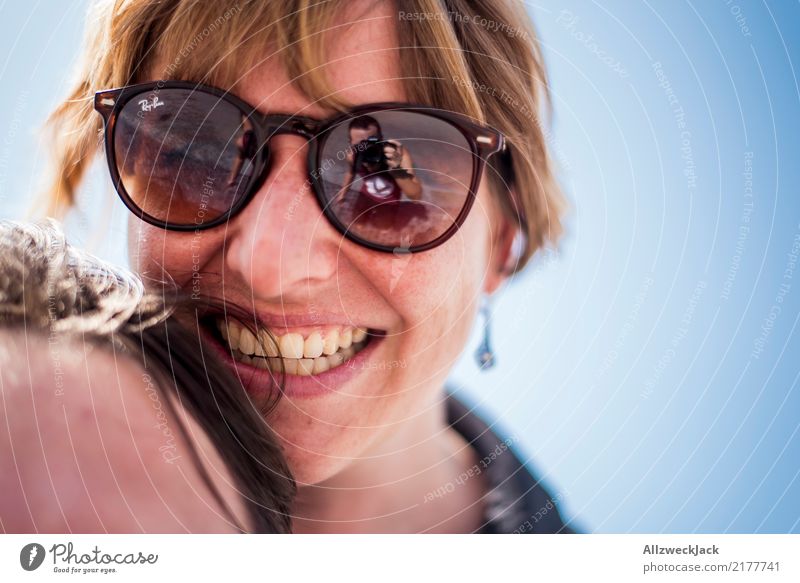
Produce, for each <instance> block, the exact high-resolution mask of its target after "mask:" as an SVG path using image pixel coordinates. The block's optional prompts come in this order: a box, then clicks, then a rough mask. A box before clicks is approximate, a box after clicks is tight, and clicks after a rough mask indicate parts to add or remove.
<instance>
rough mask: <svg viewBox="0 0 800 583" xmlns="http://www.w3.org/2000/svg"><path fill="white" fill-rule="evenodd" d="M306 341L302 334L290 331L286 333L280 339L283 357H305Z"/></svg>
mask: <svg viewBox="0 0 800 583" xmlns="http://www.w3.org/2000/svg"><path fill="white" fill-rule="evenodd" d="M304 345H305V342H303V337H302V336H300V334H296V333H294V332H290V333H289V334H284V335H283V336H281V339H280V346H281V356H282V357H283V358H303V348H304Z"/></svg>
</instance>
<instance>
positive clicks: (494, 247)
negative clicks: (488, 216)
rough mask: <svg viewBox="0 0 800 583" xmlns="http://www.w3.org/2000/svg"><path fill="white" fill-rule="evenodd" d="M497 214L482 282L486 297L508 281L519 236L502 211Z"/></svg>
mask: <svg viewBox="0 0 800 583" xmlns="http://www.w3.org/2000/svg"><path fill="white" fill-rule="evenodd" d="M497 214H498V220H496V221H495V225H497V226H496V227H495V228H494V229H493V233H492V235H493V236H492V237H491V243H490V244H491V248H490V249H489V265H488V267H487V270H486V277H485V278H484V280H483V291H484V293H485V294H487V295H492V294H493V293H494V292H495V291H497V289H498V288H499V287H500V286H501V285H502V284H503V283H505V281H506V280H507V279H508V276H509V274H510V273H511V269H513V259H514V258H513V257H512V255H513V254H514V253H513V252H514V247H515V245H514V241H515V239H516V238H517V235H518V234H520V233H519V226H517V225H515V224H514V223H513V222H512V221H510V220H509V219H508V218H507V217H506V216H505V215H504V214H503V213H502V211H500V212H498V213H497Z"/></svg>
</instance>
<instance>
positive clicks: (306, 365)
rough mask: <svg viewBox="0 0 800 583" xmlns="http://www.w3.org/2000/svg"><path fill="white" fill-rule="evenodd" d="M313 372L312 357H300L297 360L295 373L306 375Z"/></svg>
mask: <svg viewBox="0 0 800 583" xmlns="http://www.w3.org/2000/svg"><path fill="white" fill-rule="evenodd" d="M312 372H314V359H313V358H300V359H298V361H297V374H298V375H300V376H308V375H310V374H311V373H312Z"/></svg>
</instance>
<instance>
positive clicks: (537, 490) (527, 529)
mask: <svg viewBox="0 0 800 583" xmlns="http://www.w3.org/2000/svg"><path fill="white" fill-rule="evenodd" d="M446 398H447V403H446V405H447V416H448V422H449V424H450V426H451V427H453V429H455V430H456V431H457V432H458V433H460V434H461V435H462V436H463V437H464V439H466V440H467V442H468V443H469V444H470V445H471V446H472V447H473V448H474V449H475V451H476V454H477V457H478V459H479V462H478V466H479V469H480V470H481V471H482V472H483V473H484V475H485V476H486V479H487V482H488V485H489V492H488V494H487V496H486V519H485V525H484V528H483V529H482V530H481V532H487V533H571V532H573V531H572V529H570V528H569V527H568V526H567V525H565V524H564V522H563V520H562V519H561V516H560V514H559V511H558V504H559V502H560V498H561V497H560V496H557V497H553V496H552V495H551V494H550V492H549V490H548V487H547V486H546V485H545V484H544V482H543V481H542V480H541V479H539V478H538V477H537V476H536V475H535V474H534V472H533V471H532V470H531V469H530V467H529V466H528V464H526V463H524V462H523V461H522V460H521V459H520V456H519V454H518V452H517V450H518V445H517V444H516V439H515V438H514V437H511V436H508V437H507V436H506V434H505V432H503V431H502V430H498V429H497V428H496V426H495V425H496V424H493V425H492V427H490V426H489V424H487V423H486V422H485V421H484V420H483V419H482V418H481V416H480V415H479V414H477V413H476V412H475V411H474V409H473V408H471V407H469V406H467V405H466V404H465V403H464V402H462V401H461V400H460V399H459V398H457V397H455V396H454V395H453V394H452V393H448V394H447V397H446Z"/></svg>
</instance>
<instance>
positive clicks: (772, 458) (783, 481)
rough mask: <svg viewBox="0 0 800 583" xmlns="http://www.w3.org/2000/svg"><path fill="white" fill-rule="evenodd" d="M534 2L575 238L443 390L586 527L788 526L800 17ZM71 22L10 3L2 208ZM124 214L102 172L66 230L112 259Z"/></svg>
mask: <svg viewBox="0 0 800 583" xmlns="http://www.w3.org/2000/svg"><path fill="white" fill-rule="evenodd" d="M526 5H527V6H528V7H529V10H530V12H531V14H533V16H534V18H535V21H536V23H537V26H538V28H539V30H540V33H541V38H542V42H543V46H544V53H545V56H546V60H547V63H548V65H549V67H550V72H551V77H552V86H553V97H554V109H555V117H554V122H553V128H552V133H551V134H550V145H551V147H552V149H553V151H554V153H555V157H556V159H557V160H558V162H559V165H560V167H561V177H562V183H563V185H564V188H565V190H566V192H567V195H568V198H569V200H570V203H571V206H572V211H571V214H570V217H569V220H568V234H567V236H566V237H565V239H564V240H563V241H562V244H561V246H560V248H559V249H558V251H557V252H554V253H549V254H543V255H542V256H541V257H540V258H539V261H538V262H537V263H536V264H534V265H533V266H532V267H531V269H530V270H529V271H528V273H526V274H525V275H523V276H521V277H519V278H518V279H517V280H516V281H514V282H513V283H512V284H511V285H509V286H508V288H507V289H506V290H505V292H504V293H503V294H501V296H500V297H498V298H496V300H495V303H494V324H493V330H494V340H495V345H496V346H495V348H496V350H497V353H498V359H499V364H498V366H497V367H496V368H495V369H493V370H492V371H490V372H486V373H480V372H479V371H478V370H477V368H476V366H475V365H474V364H473V360H472V352H473V350H474V348H475V347H476V346H477V342H478V336H477V331H476V334H475V337H474V338H473V340H472V343H471V345H470V347H469V348H468V350H467V351H466V353H465V356H464V358H463V359H462V361H461V362H460V363H459V364H458V366H457V367H456V370H455V372H454V375H453V381H454V383H455V384H456V385H457V386H458V387H461V388H459V391H463V394H465V395H466V396H467V397H468V398H469V399H471V400H472V402H474V403H476V404H477V405H478V406H479V407H480V408H481V409H483V410H485V411H487V412H488V413H490V414H491V415H493V416H494V417H495V418H497V419H498V420H499V424H500V425H501V426H502V427H504V428H505V430H506V431H507V432H508V433H509V434H510V435H511V436H513V437H514V439H515V441H516V442H517V443H518V444H519V446H520V451H521V452H522V453H523V454H524V455H525V456H526V457H530V459H531V460H532V461H531V464H532V466H533V467H534V468H535V469H536V470H537V471H538V472H540V473H541V474H542V475H543V476H544V477H545V481H546V482H547V484H548V485H549V487H550V488H551V491H552V492H553V494H554V495H557V496H558V498H559V499H560V500H561V502H560V504H561V506H560V508H561V511H562V512H563V514H564V515H565V516H566V517H568V518H574V519H575V521H576V522H575V526H577V527H578V528H580V529H583V530H586V531H596V532H800V480H798V473H800V437H798V427H800V391H798V386H797V385H798V375H799V374H800V358H798V353H800V341H799V340H798V334H797V333H796V326H797V323H798V316H799V315H800V309H799V308H800V271H798V270H797V265H796V261H797V257H794V256H793V255H792V253H795V254H796V253H797V252H798V249H800V189H799V188H798V186H800V176H799V174H800V166H799V165H798V164H797V157H798V154H800V140H799V139H798V137H797V136H798V135H800V91H798V81H797V71H796V70H795V68H794V64H795V62H796V61H797V60H798V56H800V47H799V45H800V28H798V26H797V23H798V22H800V5H799V4H798V3H797V2H789V1H786V2H770V3H763V2H755V1H748V2H744V1H738V0H737V1H731V2H727V1H725V0H718V1H714V2H672V1H669V2H668V1H666V0H661V1H659V2H649V1H643V2H628V1H622V0H616V1H605V0H604V1H602V2H588V1H584V2H554V1H542V2H537V3H526ZM84 11H85V4H84V3H83V2H75V3H64V2H58V1H56V0H50V1H40V2H26V3H16V2H15V3H10V2H6V3H3V4H0V31H2V33H1V34H0V47H1V48H2V50H1V51H0V55H2V56H1V57H0V82H2V87H3V91H2V92H0V216H2V217H20V216H22V212H23V209H24V207H25V206H26V205H27V204H28V203H29V202H30V194H29V193H31V192H33V191H34V188H35V186H36V184H37V183H38V181H39V180H40V179H41V173H42V168H43V162H42V159H41V151H42V150H41V147H40V146H39V145H37V143H36V141H35V139H34V136H33V134H32V131H31V128H32V127H33V126H34V125H36V124H38V123H40V122H41V120H42V117H43V115H44V112H45V111H47V109H48V108H50V107H51V106H52V105H53V104H54V103H55V102H56V99H57V98H58V96H60V95H61V94H62V92H63V89H64V87H65V85H64V83H65V79H66V75H67V73H68V66H69V64H70V63H71V62H72V61H73V59H74V58H75V55H76V51H77V48H78V43H79V41H80V35H81V30H82V22H83V18H84ZM104 213H106V214H104ZM101 217H102V218H101ZM108 217H110V218H108ZM125 218H126V216H125V211H124V209H123V208H122V205H121V204H120V203H118V201H117V200H116V198H115V197H114V195H113V194H111V191H110V190H109V186H108V184H107V182H106V181H105V180H104V178H103V176H102V173H98V172H95V175H94V177H93V179H92V180H91V181H90V183H89V184H88V185H87V188H86V190H85V192H84V195H83V198H82V206H81V211H80V212H79V213H78V214H76V215H75V216H73V217H72V218H71V222H70V226H71V233H72V235H73V237H74V238H75V239H76V240H77V241H79V242H82V243H83V244H85V245H87V246H89V247H91V248H93V249H94V250H95V252H97V253H99V254H101V255H103V256H105V257H108V258H110V259H114V260H124V257H125V250H124V240H123V237H122V234H123V229H124V220H125ZM109 238H110V239H111V241H112V244H108V243H107V241H108V240H109ZM793 257H794V259H793Z"/></svg>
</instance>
